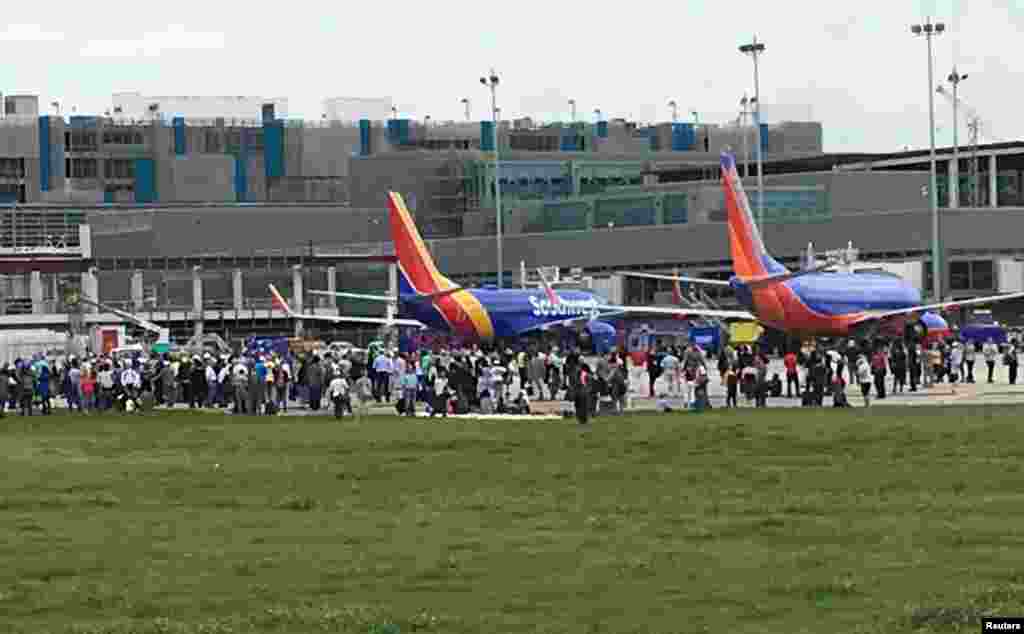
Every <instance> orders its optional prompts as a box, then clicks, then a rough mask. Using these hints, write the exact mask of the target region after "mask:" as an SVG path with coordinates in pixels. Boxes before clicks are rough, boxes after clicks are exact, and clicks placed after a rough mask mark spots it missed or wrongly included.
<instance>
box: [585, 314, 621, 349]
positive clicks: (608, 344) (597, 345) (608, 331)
mask: <svg viewBox="0 0 1024 634" xmlns="http://www.w3.org/2000/svg"><path fill="white" fill-rule="evenodd" d="M587 333H588V334H589V335H590V340H591V342H592V343H593V345H594V352H596V353H598V354H607V353H608V352H610V351H611V350H613V349H614V348H615V341H616V337H617V333H616V330H615V326H613V325H611V324H609V323H608V322H604V321H597V320H594V321H591V322H589V323H587Z"/></svg>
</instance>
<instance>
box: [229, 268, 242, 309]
mask: <svg viewBox="0 0 1024 634" xmlns="http://www.w3.org/2000/svg"><path fill="white" fill-rule="evenodd" d="M231 291H232V297H233V298H234V306H235V310H242V309H243V308H244V307H245V298H244V297H243V295H242V269H235V270H234V271H232V272H231Z"/></svg>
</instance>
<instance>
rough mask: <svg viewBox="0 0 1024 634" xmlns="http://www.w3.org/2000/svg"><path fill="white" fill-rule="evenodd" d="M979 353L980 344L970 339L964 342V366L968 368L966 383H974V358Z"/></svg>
mask: <svg viewBox="0 0 1024 634" xmlns="http://www.w3.org/2000/svg"><path fill="white" fill-rule="evenodd" d="M977 353H978V344H976V343H973V342H970V341H967V342H964V368H965V369H966V374H965V375H964V377H965V378H964V383H974V359H975V357H976V355H977Z"/></svg>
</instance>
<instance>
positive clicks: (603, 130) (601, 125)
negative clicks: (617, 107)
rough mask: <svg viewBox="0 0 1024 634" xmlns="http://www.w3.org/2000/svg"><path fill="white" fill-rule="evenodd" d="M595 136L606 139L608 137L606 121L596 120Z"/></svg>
mask: <svg viewBox="0 0 1024 634" xmlns="http://www.w3.org/2000/svg"><path fill="white" fill-rule="evenodd" d="M597 138H599V139H607V138H608V122H607V121H598V122H597Z"/></svg>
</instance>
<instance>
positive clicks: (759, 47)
mask: <svg viewBox="0 0 1024 634" xmlns="http://www.w3.org/2000/svg"><path fill="white" fill-rule="evenodd" d="M740 52H741V53H743V54H745V55H750V56H751V57H752V58H754V101H755V105H754V113H753V114H754V129H755V130H756V131H757V137H756V138H757V145H756V146H755V150H756V156H757V226H758V229H761V230H762V231H763V230H764V226H763V225H764V161H763V157H762V156H761V154H762V152H761V83H760V78H759V77H758V71H757V58H758V56H759V55H761V53H764V44H763V43H762V42H758V41H757V36H756V35H755V36H754V41H753V42H751V43H750V44H744V45H742V46H740Z"/></svg>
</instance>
